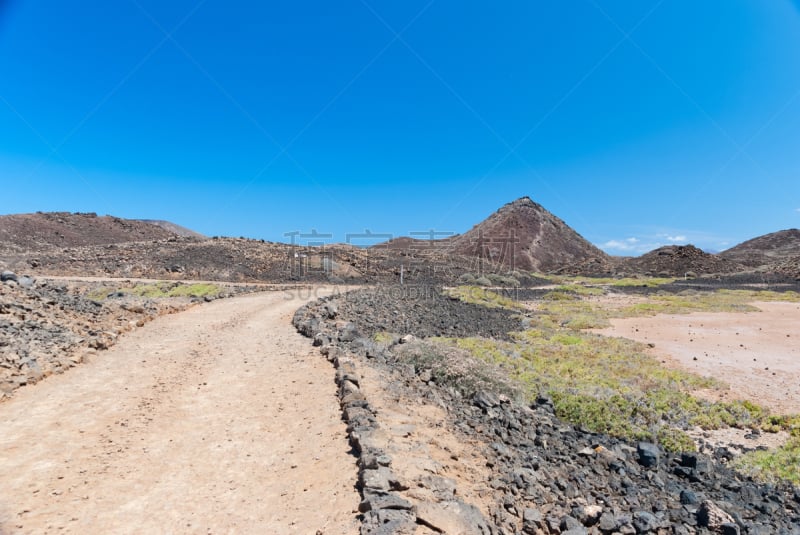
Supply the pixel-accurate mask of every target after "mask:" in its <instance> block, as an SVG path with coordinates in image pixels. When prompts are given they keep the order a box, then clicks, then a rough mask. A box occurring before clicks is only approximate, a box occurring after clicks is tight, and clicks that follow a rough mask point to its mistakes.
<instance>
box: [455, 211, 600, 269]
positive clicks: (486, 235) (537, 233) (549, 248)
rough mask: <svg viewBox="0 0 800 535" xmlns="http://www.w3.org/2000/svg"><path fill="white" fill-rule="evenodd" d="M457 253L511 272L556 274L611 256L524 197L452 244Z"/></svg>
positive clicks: (457, 237)
mask: <svg viewBox="0 0 800 535" xmlns="http://www.w3.org/2000/svg"><path fill="white" fill-rule="evenodd" d="M451 243H452V244H453V245H454V246H455V252H456V253H457V254H463V255H466V256H479V257H482V258H487V259H491V260H493V261H495V262H498V263H501V264H505V265H506V266H507V267H509V268H511V269H523V270H535V271H553V270H560V269H565V268H570V267H575V266H577V265H579V264H584V263H586V262H593V261H599V263H604V262H605V261H607V260H608V257H607V256H606V254H605V253H603V252H602V251H601V250H599V249H598V248H596V247H595V246H594V245H592V244H591V243H589V242H588V241H587V240H585V239H584V238H583V237H582V236H581V235H580V234H578V233H577V232H575V231H574V230H573V229H572V228H570V227H569V226H568V225H567V224H566V223H564V222H563V221H562V220H561V219H559V218H558V217H556V216H555V215H553V214H552V213H550V212H549V211H547V210H546V209H545V208H544V207H543V206H542V205H540V204H538V203H536V202H534V201H533V200H532V199H531V198H530V197H528V196H524V197H520V198H519V199H516V200H515V201H512V202H510V203H508V204H505V205H503V206H502V207H501V208H500V209H499V210H497V211H496V212H495V213H494V214H492V215H490V216H489V217H488V218H487V219H486V220H485V221H483V222H481V223H479V224H477V225H475V226H474V227H473V228H472V230H470V231H469V232H466V233H465V234H462V235H460V236H456V237H454V238H453V239H452V242H451Z"/></svg>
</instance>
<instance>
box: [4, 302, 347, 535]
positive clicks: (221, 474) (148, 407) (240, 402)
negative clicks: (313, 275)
mask: <svg viewBox="0 0 800 535" xmlns="http://www.w3.org/2000/svg"><path fill="white" fill-rule="evenodd" d="M314 296H315V295H314V294H309V293H305V295H299V294H294V293H291V292H270V293H261V294H253V295H248V296H242V297H236V298H232V299H225V300H219V301H215V302H212V303H208V304H205V305H201V306H198V307H195V308H193V309H191V310H189V311H186V312H183V313H181V314H177V315H171V316H162V317H160V318H158V319H156V320H155V321H153V322H151V323H149V324H148V325H146V326H144V327H142V328H141V329H137V330H136V331H133V332H131V333H129V334H127V335H126V336H124V337H122V338H121V339H120V341H119V343H118V344H117V345H115V346H114V347H112V348H111V349H110V350H108V351H106V352H103V353H99V354H98V355H96V356H95V357H93V358H92V359H91V360H90V361H89V362H87V363H84V364H83V365H81V366H78V367H76V368H74V369H72V370H70V372H69V373H65V374H63V375H57V376H52V377H49V378H47V379H46V380H44V381H42V382H40V383H38V384H36V385H32V386H24V387H22V388H20V389H18V390H17V391H16V393H15V395H14V397H13V398H11V399H10V400H8V401H5V402H3V403H0V421H2V422H3V425H2V433H0V466H2V468H3V469H2V471H0V532H2V533H15V532H25V533H111V532H113V533H157V532H159V533H164V532H172V533H234V532H236V533H256V532H258V533H302V534H306V533H312V534H313V533H325V534H338V533H342V534H346V533H356V532H357V531H358V526H357V524H356V522H355V512H354V510H355V508H356V507H357V505H358V502H359V496H358V493H357V492H356V490H355V488H354V482H355V480H356V468H355V459H354V457H353V456H352V455H351V454H350V453H349V446H348V444H347V439H346V434H345V425H344V424H343V423H342V421H341V418H340V412H339V407H338V403H337V399H336V393H335V384H334V381H333V373H334V372H333V368H332V367H331V366H330V364H329V363H328V362H326V361H325V360H324V359H322V358H320V357H319V355H318V354H317V353H316V352H312V351H311V347H310V344H309V343H308V342H307V341H306V340H305V339H304V338H303V337H302V336H300V335H299V334H297V333H296V332H295V331H294V329H293V328H292V327H291V324H290V320H291V316H292V314H293V313H294V311H295V310H296V309H297V308H298V307H299V306H300V305H301V304H302V303H303V302H304V301H307V300H308V299H309V298H312V297H314Z"/></svg>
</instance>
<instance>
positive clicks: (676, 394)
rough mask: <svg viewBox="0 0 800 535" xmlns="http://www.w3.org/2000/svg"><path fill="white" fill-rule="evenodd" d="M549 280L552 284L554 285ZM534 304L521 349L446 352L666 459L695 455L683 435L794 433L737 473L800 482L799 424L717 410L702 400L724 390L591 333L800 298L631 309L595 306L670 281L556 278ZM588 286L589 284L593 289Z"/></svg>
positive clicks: (651, 303) (751, 407)
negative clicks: (650, 443)
mask: <svg viewBox="0 0 800 535" xmlns="http://www.w3.org/2000/svg"><path fill="white" fill-rule="evenodd" d="M551 280H552V279H551ZM552 281H553V282H554V283H556V284H558V286H555V287H554V288H553V289H552V290H551V291H549V292H547V293H546V294H545V295H544V296H543V298H542V299H540V300H537V301H536V302H534V303H533V304H532V309H533V314H532V317H531V318H530V319H529V325H528V328H527V329H526V330H525V331H523V332H519V333H515V334H514V341H512V342H503V341H498V340H493V339H486V338H477V337H472V338H439V339H437V342H438V343H439V344H441V345H443V346H446V347H454V348H459V349H463V350H466V351H468V352H469V353H470V354H471V355H473V356H475V357H477V358H478V359H480V360H482V361H483V362H486V363H488V364H491V365H493V366H497V367H499V368H501V369H502V370H503V371H504V372H505V373H507V374H508V376H509V377H511V378H512V379H513V380H514V381H515V382H516V383H517V384H518V385H520V388H521V389H522V390H523V392H524V393H525V394H526V395H527V397H528V398H530V399H534V398H536V397H537V396H540V395H545V396H548V397H550V398H551V399H552V400H553V403H554V406H555V408H556V413H557V414H558V415H559V416H560V417H562V418H564V419H565V420H567V421H569V422H572V423H574V424H577V425H580V426H582V427H584V428H586V429H587V430H591V431H596V432H602V433H608V434H610V435H613V436H618V437H623V438H628V439H643V438H646V439H651V440H656V441H658V442H659V443H661V444H662V445H663V446H664V447H665V448H666V449H669V450H673V451H685V450H692V449H694V442H693V441H692V439H691V438H690V437H689V436H688V435H687V434H686V431H687V430H689V429H691V428H693V427H695V426H698V427H701V428H703V429H719V428H723V427H737V428H752V429H761V430H764V431H767V432H775V431H778V430H787V431H789V432H790V434H791V437H792V438H791V439H790V440H789V442H788V443H787V444H785V445H784V446H783V447H781V448H779V449H778V450H773V451H767V452H763V451H759V452H754V453H752V454H748V455H745V456H743V457H741V458H739V459H738V460H737V466H738V467H739V468H740V469H742V470H744V471H746V472H749V473H751V474H752V475H754V476H756V477H758V478H761V479H767V480H769V479H783V480H789V481H792V482H794V483H798V482H800V462H799V461H800V416H778V415H774V414H770V413H769V411H767V410H766V409H764V408H762V407H760V406H759V405H757V404H755V403H752V402H749V401H733V402H711V401H707V400H705V399H701V398H700V397H698V396H697V395H695V393H696V392H697V391H698V390H701V389H705V390H707V389H722V388H726V386H725V385H724V384H722V383H720V382H718V381H716V380H713V379H709V378H704V377H701V376H698V375H695V374H692V373H689V372H685V371H681V370H674V369H667V368H666V367H664V366H662V365H661V363H660V362H659V361H658V360H656V359H655V358H653V357H652V356H650V355H649V354H648V353H647V352H646V346H645V345H643V344H640V343H637V342H634V341H631V340H627V339H624V338H610V337H605V336H601V335H598V334H592V333H588V332H585V329H588V328H597V327H603V326H606V325H608V319H609V318H617V317H632V316H647V315H655V314H685V313H691V312H699V311H703V312H738V311H750V310H755V308H754V307H753V306H752V305H751V303H753V302H756V301H792V302H797V301H800V294H798V293H796V292H785V293H778V292H772V291H750V290H717V291H714V292H696V291H692V290H686V291H684V292H681V293H680V294H666V293H664V294H661V295H659V294H656V295H652V296H650V297H648V298H637V302H634V303H631V302H630V300H608V299H598V297H599V296H602V295H605V294H606V293H607V291H608V287H609V286H613V285H617V286H619V285H627V284H630V285H639V286H641V285H648V286H650V287H657V286H658V285H660V284H666V283H669V282H672V279H650V280H642V279H631V280H628V281H626V280H607V281H605V280H597V279H593V280H586V279H567V278H559V279H557V280H552ZM590 281H591V282H590ZM450 295H452V296H454V297H458V298H459V299H463V300H466V301H469V302H471V303H476V304H481V305H484V306H489V307H506V308H509V309H512V310H517V311H519V310H521V309H522V308H523V306H522V305H521V304H520V303H518V302H516V301H513V300H511V299H509V298H507V297H503V296H501V295H499V294H497V293H494V292H492V291H490V290H487V289H484V288H477V287H458V288H454V289H452V290H450Z"/></svg>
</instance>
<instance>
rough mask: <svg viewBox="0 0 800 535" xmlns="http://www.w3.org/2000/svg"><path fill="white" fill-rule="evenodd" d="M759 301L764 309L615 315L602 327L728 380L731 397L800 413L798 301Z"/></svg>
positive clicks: (671, 361) (688, 366)
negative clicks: (647, 315)
mask: <svg viewBox="0 0 800 535" xmlns="http://www.w3.org/2000/svg"><path fill="white" fill-rule="evenodd" d="M755 305H756V306H757V307H758V308H759V309H761V311H760V312H748V313H735V314H731V313H696V314H685V315H659V316H654V317H647V318H625V319H613V320H611V323H612V325H613V327H611V328H609V329H603V330H600V331H598V332H601V333H602V334H605V335H608V336H623V337H625V338H630V339H633V340H637V341H640V342H645V343H650V344H654V345H655V348H654V349H652V351H653V353H654V354H656V355H658V356H659V358H661V359H662V360H664V362H665V363H666V364H667V365H671V366H677V367H681V368H684V369H686V370H689V371H693V372H696V373H699V374H700V375H704V376H707V377H714V378H716V379H719V380H721V381H723V382H725V383H727V384H729V385H730V387H731V388H730V391H729V392H728V393H727V395H728V397H729V398H737V399H748V400H750V401H755V402H757V403H760V404H763V405H765V406H767V407H769V408H770V409H772V410H774V411H777V412H779V413H792V414H794V413H800V304H798V303H756V304H755Z"/></svg>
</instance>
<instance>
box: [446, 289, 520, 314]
mask: <svg viewBox="0 0 800 535" xmlns="http://www.w3.org/2000/svg"><path fill="white" fill-rule="evenodd" d="M445 293H446V294H447V295H449V296H450V297H454V298H456V299H460V300H461V301H464V302H465V303H472V304H475V305H481V306H485V307H488V308H507V309H510V310H523V309H524V308H525V307H523V306H522V305H521V304H520V303H519V302H517V301H514V300H513V299H509V298H508V297H503V296H502V295H500V294H498V293H495V292H493V291H491V290H487V289H485V288H481V287H480V286H457V287H455V288H450V289H448V290H446V291H445Z"/></svg>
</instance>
